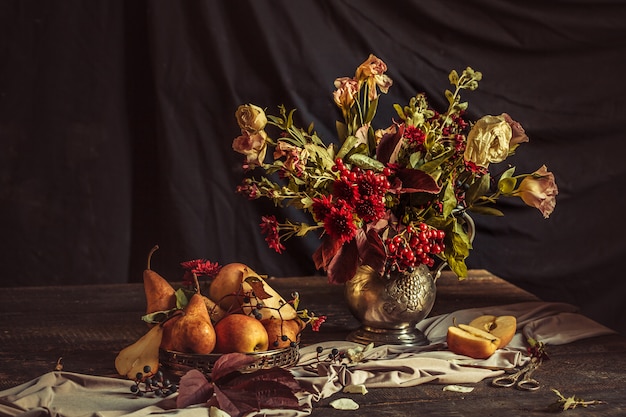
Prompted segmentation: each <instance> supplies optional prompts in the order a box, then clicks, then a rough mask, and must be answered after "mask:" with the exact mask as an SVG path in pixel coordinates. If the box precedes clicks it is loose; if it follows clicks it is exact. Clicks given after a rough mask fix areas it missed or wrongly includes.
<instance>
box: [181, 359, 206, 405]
mask: <svg viewBox="0 0 626 417" xmlns="http://www.w3.org/2000/svg"><path fill="white" fill-rule="evenodd" d="M212 396H213V384H212V383H210V382H209V381H208V380H207V379H206V377H205V376H204V374H203V373H202V372H200V371H198V370H197V369H192V370H190V371H188V372H187V373H186V374H185V375H183V376H182V378H181V379H180V383H179V386H178V397H176V407H177V408H185V407H188V406H190V405H194V404H202V403H205V402H207V401H208V400H209V399H210V398H211V397H212Z"/></svg>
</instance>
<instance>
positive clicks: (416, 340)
mask: <svg viewBox="0 0 626 417" xmlns="http://www.w3.org/2000/svg"><path fill="white" fill-rule="evenodd" d="M347 340H348V341H350V342H356V343H362V344H364V345H367V344H370V343H374V345H375V346H380V345H402V346H426V345H428V344H429V343H430V342H429V340H428V339H427V338H426V336H425V335H424V333H422V332H421V331H419V330H418V329H416V328H415V327H407V328H404V329H380V328H376V327H370V326H366V325H363V326H361V327H359V328H358V329H356V330H354V331H353V332H351V333H350V334H349V335H348V337H347Z"/></svg>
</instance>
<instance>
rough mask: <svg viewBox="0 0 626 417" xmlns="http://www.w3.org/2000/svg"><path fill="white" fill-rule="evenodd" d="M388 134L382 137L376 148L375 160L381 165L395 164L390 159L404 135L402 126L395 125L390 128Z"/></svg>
mask: <svg viewBox="0 0 626 417" xmlns="http://www.w3.org/2000/svg"><path fill="white" fill-rule="evenodd" d="M388 132H389V133H385V134H384V135H383V136H382V138H381V139H380V142H379V143H378V146H377V147H376V159H378V160H379V161H380V162H382V163H383V164H386V163H395V160H393V159H392V157H393V155H394V154H395V153H396V148H397V146H398V144H399V143H400V139H402V135H403V134H404V124H396V125H395V126H392V127H390V128H389V130H388Z"/></svg>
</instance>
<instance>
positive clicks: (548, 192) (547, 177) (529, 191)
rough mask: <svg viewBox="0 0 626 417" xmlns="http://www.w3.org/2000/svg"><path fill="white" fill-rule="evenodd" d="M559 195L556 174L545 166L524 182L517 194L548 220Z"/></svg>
mask: <svg viewBox="0 0 626 417" xmlns="http://www.w3.org/2000/svg"><path fill="white" fill-rule="evenodd" d="M558 193H559V189H558V187H557V186H556V182H554V174H553V173H552V172H549V171H548V169H547V168H546V166H545V165H543V166H542V167H541V168H539V169H538V170H537V171H535V172H533V173H532V174H530V175H527V176H526V177H525V178H524V179H523V180H522V182H521V184H520V186H519V188H518V189H517V190H516V193H515V194H516V195H519V196H520V197H521V199H522V200H523V201H524V203H526V204H527V205H529V206H531V207H535V208H537V209H539V211H540V212H541V214H543V217H544V218H546V219H547V218H548V217H550V214H552V212H553V211H554V207H555V206H556V196H557V194H558Z"/></svg>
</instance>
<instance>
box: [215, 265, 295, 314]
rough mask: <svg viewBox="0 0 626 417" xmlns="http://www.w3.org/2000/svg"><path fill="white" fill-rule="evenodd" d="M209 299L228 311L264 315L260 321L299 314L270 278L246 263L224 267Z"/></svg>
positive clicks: (216, 278)
mask: <svg viewBox="0 0 626 417" xmlns="http://www.w3.org/2000/svg"><path fill="white" fill-rule="evenodd" d="M209 298H210V299H211V300H213V301H214V302H216V303H217V304H218V305H219V306H220V307H222V309H224V310H225V311H227V312H228V313H243V314H246V315H256V314H260V317H259V319H260V320H265V319H269V318H271V317H273V318H276V319H281V320H292V319H295V318H296V317H297V316H298V313H297V312H296V310H295V309H294V308H293V307H292V306H291V304H289V303H287V301H285V299H284V298H283V297H282V296H281V295H280V294H279V293H278V292H276V290H274V289H273V288H272V287H271V286H270V285H269V284H268V283H267V281H265V280H264V279H263V278H261V276H260V275H259V274H257V273H256V272H254V270H252V268H250V267H249V266H247V265H245V264H242V263H237V262H235V263H230V264H227V265H224V266H222V268H220V271H219V272H218V274H217V275H216V276H215V278H214V279H213V281H212V282H211V286H210V287H209ZM259 307H260V308H259Z"/></svg>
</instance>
